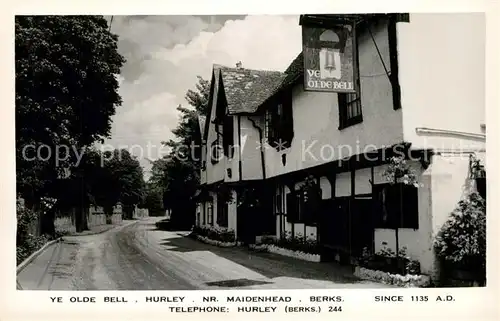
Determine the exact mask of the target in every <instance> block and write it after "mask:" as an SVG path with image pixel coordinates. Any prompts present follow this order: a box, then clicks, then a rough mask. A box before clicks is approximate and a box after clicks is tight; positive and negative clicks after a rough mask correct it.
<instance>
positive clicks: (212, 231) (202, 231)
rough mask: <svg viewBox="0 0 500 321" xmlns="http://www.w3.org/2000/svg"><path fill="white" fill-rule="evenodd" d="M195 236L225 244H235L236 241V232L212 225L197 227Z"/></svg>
mask: <svg viewBox="0 0 500 321" xmlns="http://www.w3.org/2000/svg"><path fill="white" fill-rule="evenodd" d="M193 234H196V235H200V236H204V237H206V238H209V239H211V240H214V241H220V242H223V243H233V242H235V241H236V237H235V234H234V231H233V230H231V229H228V228H225V227H216V226H211V225H204V226H195V227H194V228H193Z"/></svg>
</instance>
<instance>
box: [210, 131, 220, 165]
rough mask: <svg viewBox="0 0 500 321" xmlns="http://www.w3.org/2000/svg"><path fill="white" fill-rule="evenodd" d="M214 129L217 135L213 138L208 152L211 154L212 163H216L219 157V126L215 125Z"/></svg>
mask: <svg viewBox="0 0 500 321" xmlns="http://www.w3.org/2000/svg"><path fill="white" fill-rule="evenodd" d="M215 131H216V135H217V137H216V138H215V140H214V141H213V142H212V145H211V146H210V153H211V155H212V157H211V158H212V164H215V163H218V162H219V160H220V157H221V136H222V135H221V133H220V128H219V125H217V124H216V125H215Z"/></svg>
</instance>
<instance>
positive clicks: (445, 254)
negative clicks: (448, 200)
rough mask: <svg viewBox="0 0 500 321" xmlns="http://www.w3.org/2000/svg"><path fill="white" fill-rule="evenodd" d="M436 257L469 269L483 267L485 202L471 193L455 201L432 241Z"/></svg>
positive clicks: (484, 259)
mask: <svg viewBox="0 0 500 321" xmlns="http://www.w3.org/2000/svg"><path fill="white" fill-rule="evenodd" d="M434 249H435V250H436V254H437V256H438V257H439V258H441V259H442V260H444V261H447V262H449V263H453V264H455V265H456V266H459V267H461V268H464V269H466V270H469V271H475V272H478V273H481V274H483V273H485V269H486V202H485V200H484V199H483V198H482V197H481V196H480V195H479V194H478V193H475V192H474V193H471V194H470V195H469V196H468V197H467V198H466V199H464V200H461V201H460V202H459V203H458V206H457V208H456V209H455V210H454V211H453V212H452V213H451V216H450V218H449V219H448V220H447V221H446V222H445V224H444V225H443V226H442V227H441V229H440V231H439V233H438V234H437V236H436V238H435V240H434Z"/></svg>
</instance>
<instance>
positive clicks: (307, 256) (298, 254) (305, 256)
mask: <svg viewBox="0 0 500 321" xmlns="http://www.w3.org/2000/svg"><path fill="white" fill-rule="evenodd" d="M266 250H267V251H268V252H270V253H274V254H279V255H283V256H289V257H293V258H296V259H299V260H304V261H309V262H320V261H321V256H320V255H319V254H311V253H306V252H302V251H293V250H289V249H286V248H283V247H279V246H276V245H274V244H267V246H266Z"/></svg>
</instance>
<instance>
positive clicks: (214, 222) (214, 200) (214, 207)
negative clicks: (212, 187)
mask: <svg viewBox="0 0 500 321" xmlns="http://www.w3.org/2000/svg"><path fill="white" fill-rule="evenodd" d="M210 196H211V197H212V204H213V205H212V213H213V215H212V225H213V226H219V225H218V224H217V193H214V192H210Z"/></svg>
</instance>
